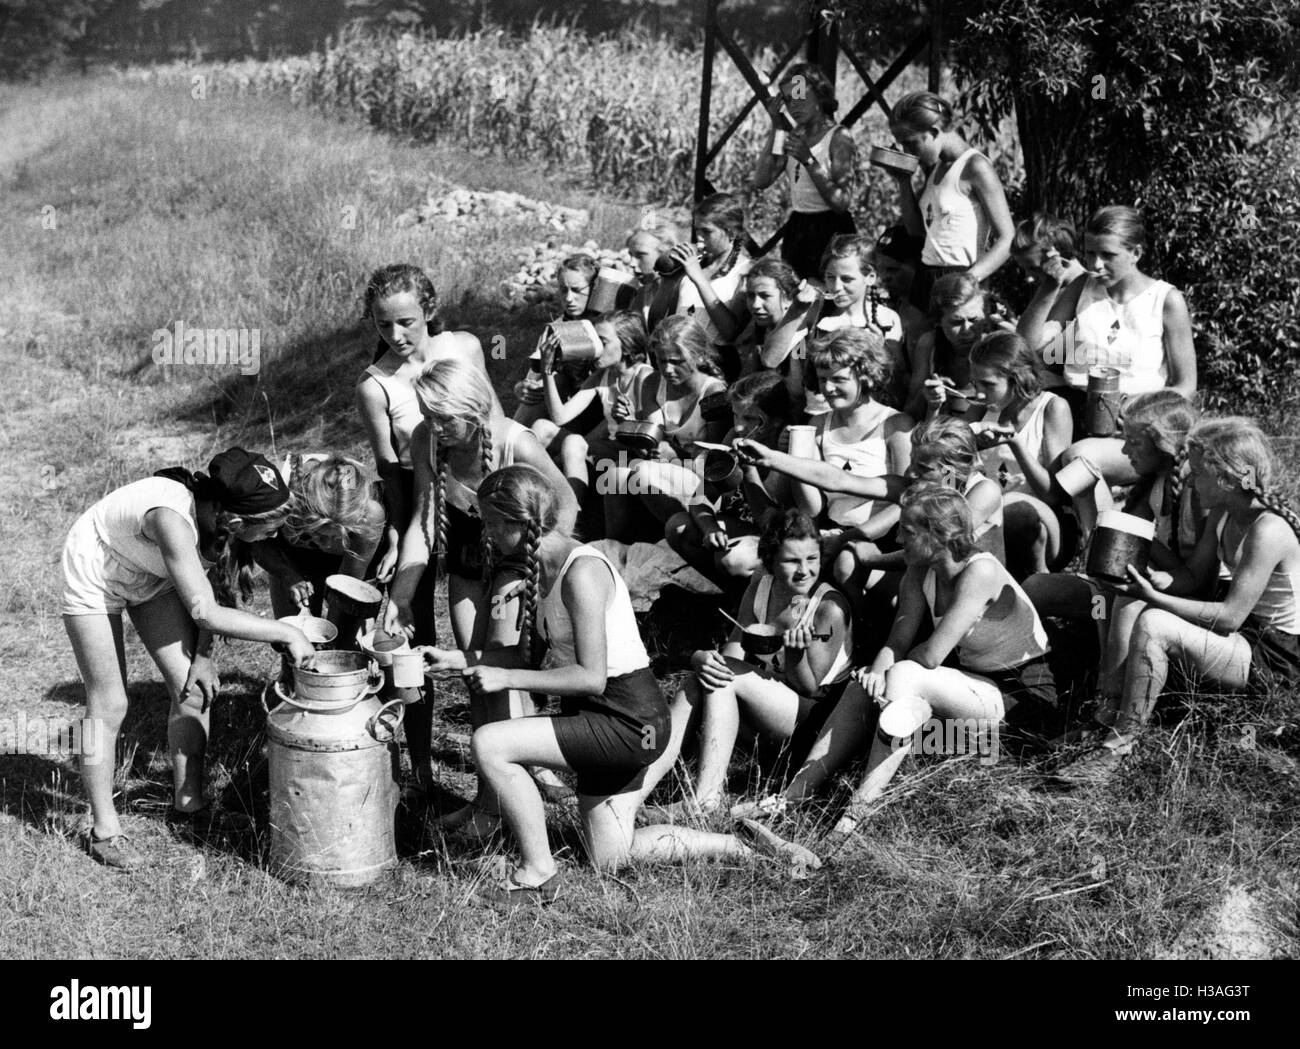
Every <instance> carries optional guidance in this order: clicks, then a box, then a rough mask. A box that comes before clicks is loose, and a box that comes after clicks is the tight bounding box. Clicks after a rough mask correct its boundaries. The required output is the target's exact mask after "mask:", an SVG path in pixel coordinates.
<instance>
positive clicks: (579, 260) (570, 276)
mask: <svg viewBox="0 0 1300 1049" xmlns="http://www.w3.org/2000/svg"><path fill="white" fill-rule="evenodd" d="M599 268H600V267H599V266H597V264H596V260H595V259H593V258H592V257H591V256H590V255H584V254H581V253H579V254H577V255H570V256H568V257H567V258H565V259H564V260H562V261H561V262H560V265H559V267H558V268H557V269H556V271H555V285H556V292H557V296H558V299H559V305H560V316H559V317H558V318H556V319H557V320H561V321H580V320H588V321H594V320H596V319H597V318H598V317H599V316H600V315H599V314H597V313H593V312H591V311H590V310H589V309H588V308H587V304H588V301H589V300H590V299H591V289H592V285H594V284H595V283H596V273H597V272H598V270H599ZM591 370H592V365H591V361H587V360H584V361H566V362H564V363H562V364H561V365H560V368H559V372H558V374H557V375H556V381H557V382H558V384H559V389H560V399H561V400H568V399H569V398H570V397H572V396H573V394H574V393H575V392H576V391H577V389H578V388H579V387H580V386H581V385H582V383H583V381H584V380H585V379H586V378H587V376H588V375H589V374H590V373H591ZM543 374H544V372H543V371H542V368H541V360H540V346H539V348H538V352H537V353H534V355H533V359H532V361H530V365H529V370H528V372H527V374H526V375H525V376H524V377H523V378H522V379H521V380H520V381H519V382H518V383H517V384H516V386H515V395H516V397H518V398H519V405H518V407H517V408H516V409H515V416H514V418H515V422H521V423H523V424H524V425H525V426H532V425H533V424H534V423H535V422H537V420H538V419H541V418H542V417H543V416H544V415H545V414H546V398H545V394H544V393H543V392H542V391H543V379H542V376H543ZM597 418H598V417H597V416H596V415H595V413H594V411H593V412H592V414H591V415H590V416H589V417H582V419H581V422H580V423H579V424H578V426H579V428H581V427H583V426H586V428H587V429H590V428H591V427H592V426H594V425H595V424H596V421H597ZM543 436H547V437H554V436H555V434H554V432H553V431H550V430H547V431H545V432H544V434H543ZM544 443H547V444H549V441H547V442H544Z"/></svg>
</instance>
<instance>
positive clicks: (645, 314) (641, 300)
mask: <svg viewBox="0 0 1300 1049" xmlns="http://www.w3.org/2000/svg"><path fill="white" fill-rule="evenodd" d="M679 240H681V234H680V232H679V231H678V229H677V227H676V226H674V225H673V224H672V223H671V222H668V221H666V220H664V219H661V218H656V217H654V216H652V215H651V214H647V215H645V216H644V217H643V218H642V221H641V224H640V225H639V226H638V227H637V228H636V229H635V230H633V231H632V234H631V235H630V236H629V237H628V238H627V252H628V254H629V255H631V256H632V265H633V268H634V270H635V272H636V277H637V290H636V293H635V294H634V295H633V296H632V302H631V303H630V304H629V305H628V309H629V310H631V311H632V312H633V313H639V314H640V315H641V319H642V320H643V321H644V322H645V327H646V331H647V332H651V331H654V329H655V326H656V325H658V323H659V322H660V321H661V320H663V319H664V318H665V317H667V316H668V315H669V314H670V313H672V311H673V309H674V308H675V307H676V305H677V290H678V282H679V281H680V280H681V279H682V278H683V276H684V275H683V274H682V271H681V269H680V267H679V266H678V264H677V263H676V262H675V261H674V260H673V259H672V256H671V255H670V254H669V253H670V252H671V251H672V249H673V248H674V247H675V246H676V245H677V242H678V241H679Z"/></svg>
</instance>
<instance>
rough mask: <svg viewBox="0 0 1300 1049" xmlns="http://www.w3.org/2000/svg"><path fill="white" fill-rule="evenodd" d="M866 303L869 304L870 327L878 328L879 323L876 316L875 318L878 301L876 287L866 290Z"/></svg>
mask: <svg viewBox="0 0 1300 1049" xmlns="http://www.w3.org/2000/svg"><path fill="white" fill-rule="evenodd" d="M867 301H868V302H869V303H871V326H872V327H873V328H879V327H880V321H879V320H877V316H876V309H877V301H878V300H877V298H876V286H875V285H874V284H873V285H872V286H871V287H870V288H868V289H867Z"/></svg>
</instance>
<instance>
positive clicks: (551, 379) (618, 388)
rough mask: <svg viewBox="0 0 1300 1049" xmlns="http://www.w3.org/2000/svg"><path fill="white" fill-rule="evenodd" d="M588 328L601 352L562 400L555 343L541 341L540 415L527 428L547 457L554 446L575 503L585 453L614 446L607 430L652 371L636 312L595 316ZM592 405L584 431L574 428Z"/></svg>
mask: <svg viewBox="0 0 1300 1049" xmlns="http://www.w3.org/2000/svg"><path fill="white" fill-rule="evenodd" d="M594 327H595V329H596V334H597V335H598V336H599V337H600V341H601V346H602V352H601V355H600V356H599V357H597V358H596V367H595V370H594V371H593V372H592V373H591V374H590V375H588V376H587V378H586V380H585V381H584V382H583V384H582V385H581V386H580V387H578V389H577V390H576V391H575V392H574V394H573V396H572V397H570V398H569V399H568V400H564V399H563V398H562V397H561V395H560V386H559V382H558V380H557V379H556V375H555V368H554V362H555V353H556V349H557V347H556V344H555V343H554V342H547V343H546V344H545V345H544V346H543V347H542V393H543V396H544V399H545V404H546V418H544V419H539V420H538V421H537V422H535V423H533V427H532V429H533V433H534V434H535V435H536V436H537V439H538V440H539V441H541V443H542V444H543V445H544V446H545V447H547V448H548V449H550V450H551V452H552V455H553V456H555V455H556V449H558V459H559V463H560V468H561V469H562V470H563V471H564V476H565V477H566V478H567V479H568V482H569V487H571V488H572V489H573V494H574V497H575V498H576V499H577V501H578V504H579V505H581V504H582V501H583V500H584V499H585V498H586V495H587V486H588V483H589V471H588V467H587V459H588V456H589V455H594V456H595V457H596V458H601V457H604V456H608V455H609V454H611V453H612V452H615V451H616V449H615V448H614V447H613V440H612V438H611V436H610V435H611V434H612V433H613V431H614V430H615V429H617V427H618V424H619V423H621V422H624V421H626V420H628V419H630V418H632V413H633V411H634V405H636V404H637V403H639V401H640V399H641V387H642V386H643V385H644V384H645V381H646V380H647V379H648V378H650V376H652V375H653V374H654V368H653V367H652V366H651V365H650V363H649V362H648V361H647V359H646V357H647V353H648V349H649V339H648V337H647V336H646V330H645V324H644V323H643V322H642V320H641V316H640V314H638V313H632V312H630V311H625V312H621V313H613V314H610V315H609V316H608V317H606V318H604V319H603V320H599V321H597V322H596V323H595V325H594ZM593 404H596V405H599V406H600V409H601V417H600V420H599V421H598V422H597V423H596V425H595V426H593V427H591V428H590V429H589V430H587V431H586V432H585V433H581V434H580V433H576V432H574V431H573V430H572V429H571V427H572V425H573V424H575V423H576V422H577V421H579V420H581V419H583V418H585V417H587V415H588V409H589V408H590V407H591V406H592V405H593Z"/></svg>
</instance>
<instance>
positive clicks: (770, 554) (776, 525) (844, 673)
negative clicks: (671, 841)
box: [677, 510, 853, 812]
mask: <svg viewBox="0 0 1300 1049" xmlns="http://www.w3.org/2000/svg"><path fill="white" fill-rule="evenodd" d="M758 549H759V560H760V562H761V564H762V568H761V569H760V570H759V571H756V572H755V573H754V576H753V578H752V579H751V580H750V583H749V588H748V589H747V590H746V591H745V596H744V597H743V598H742V599H741V602H740V613H739V619H740V623H741V624H742V625H743V626H746V627H753V626H756V625H757V626H760V627H762V628H763V629H765V630H766V631H767V632H768V633H770V634H772V635H774V636H780V637H781V638H782V640H783V644H782V646H781V647H780V648H779V649H778V650H777V651H775V652H770V653H765V654H753V655H750V654H748V653H747V652H746V651H745V645H744V637H745V636H744V632H743V631H742V629H741V628H740V627H737V628H736V629H735V630H734V631H733V632H732V635H731V637H730V639H729V640H728V641H727V643H726V645H725V646H724V647H723V648H722V649H721V651H707V650H701V651H699V652H696V653H695V654H694V655H693V656H692V657H691V666H692V668H693V669H694V670H695V673H696V677H695V678H694V679H691V680H688V681H687V683H686V685H685V687H684V688H683V689H682V690H681V691H680V692H679V693H678V697H677V703H678V704H679V705H680V704H686V706H687V707H688V708H689V709H690V711H691V712H695V711H698V712H699V713H700V766H699V773H698V776H697V778H696V783H695V789H694V797H693V800H688V801H687V802H684V803H682V804H681V806H679V808H681V809H682V810H689V811H696V810H697V809H698V810H699V811H704V812H711V811H713V810H715V809H717V808H718V807H719V806H720V805H721V804H722V801H723V798H724V796H725V793H726V786H727V767H728V766H729V764H730V762H731V753H732V750H733V749H734V747H735V743H736V735H737V732H738V731H739V728H740V725H741V723H742V722H744V723H745V724H746V725H748V726H749V727H750V728H752V729H754V730H755V731H756V732H759V733H761V734H765V735H770V736H775V737H776V738H777V739H781V740H789V741H790V744H791V746H792V747H793V748H794V750H795V751H796V752H800V751H802V752H803V753H806V752H807V749H808V747H809V746H811V744H812V741H813V738H814V737H815V736H816V734H817V731H818V730H819V729H820V728H821V726H822V725H823V724H824V723H825V721H826V718H827V716H828V715H829V713H830V711H831V709H832V708H833V707H834V706H835V704H836V703H837V702H838V701H839V698H840V695H841V694H842V693H843V691H844V688H845V687H846V685H847V684H848V681H849V671H850V666H849V663H850V658H851V655H852V652H853V624H852V616H851V613H850V611H849V605H848V602H847V601H846V600H845V599H844V597H843V595H842V594H840V593H839V592H838V591H836V590H835V589H834V588H833V587H831V586H830V585H829V584H826V583H821V584H819V583H818V582H817V580H818V576H819V575H820V572H821V540H820V537H819V536H818V533H817V527H816V525H815V524H814V522H813V520H812V518H810V517H808V515H807V514H803V513H800V512H799V511H798V510H786V511H785V512H784V513H782V514H780V515H778V516H774V517H773V518H772V520H771V521H770V522H769V524H768V526H767V527H766V528H765V529H764V531H763V536H762V538H761V539H760V541H759V548H758ZM746 659H749V660H750V661H749V662H746ZM800 757H802V753H801V754H800ZM687 796H688V798H691V795H690V793H689V792H688V795H687Z"/></svg>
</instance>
